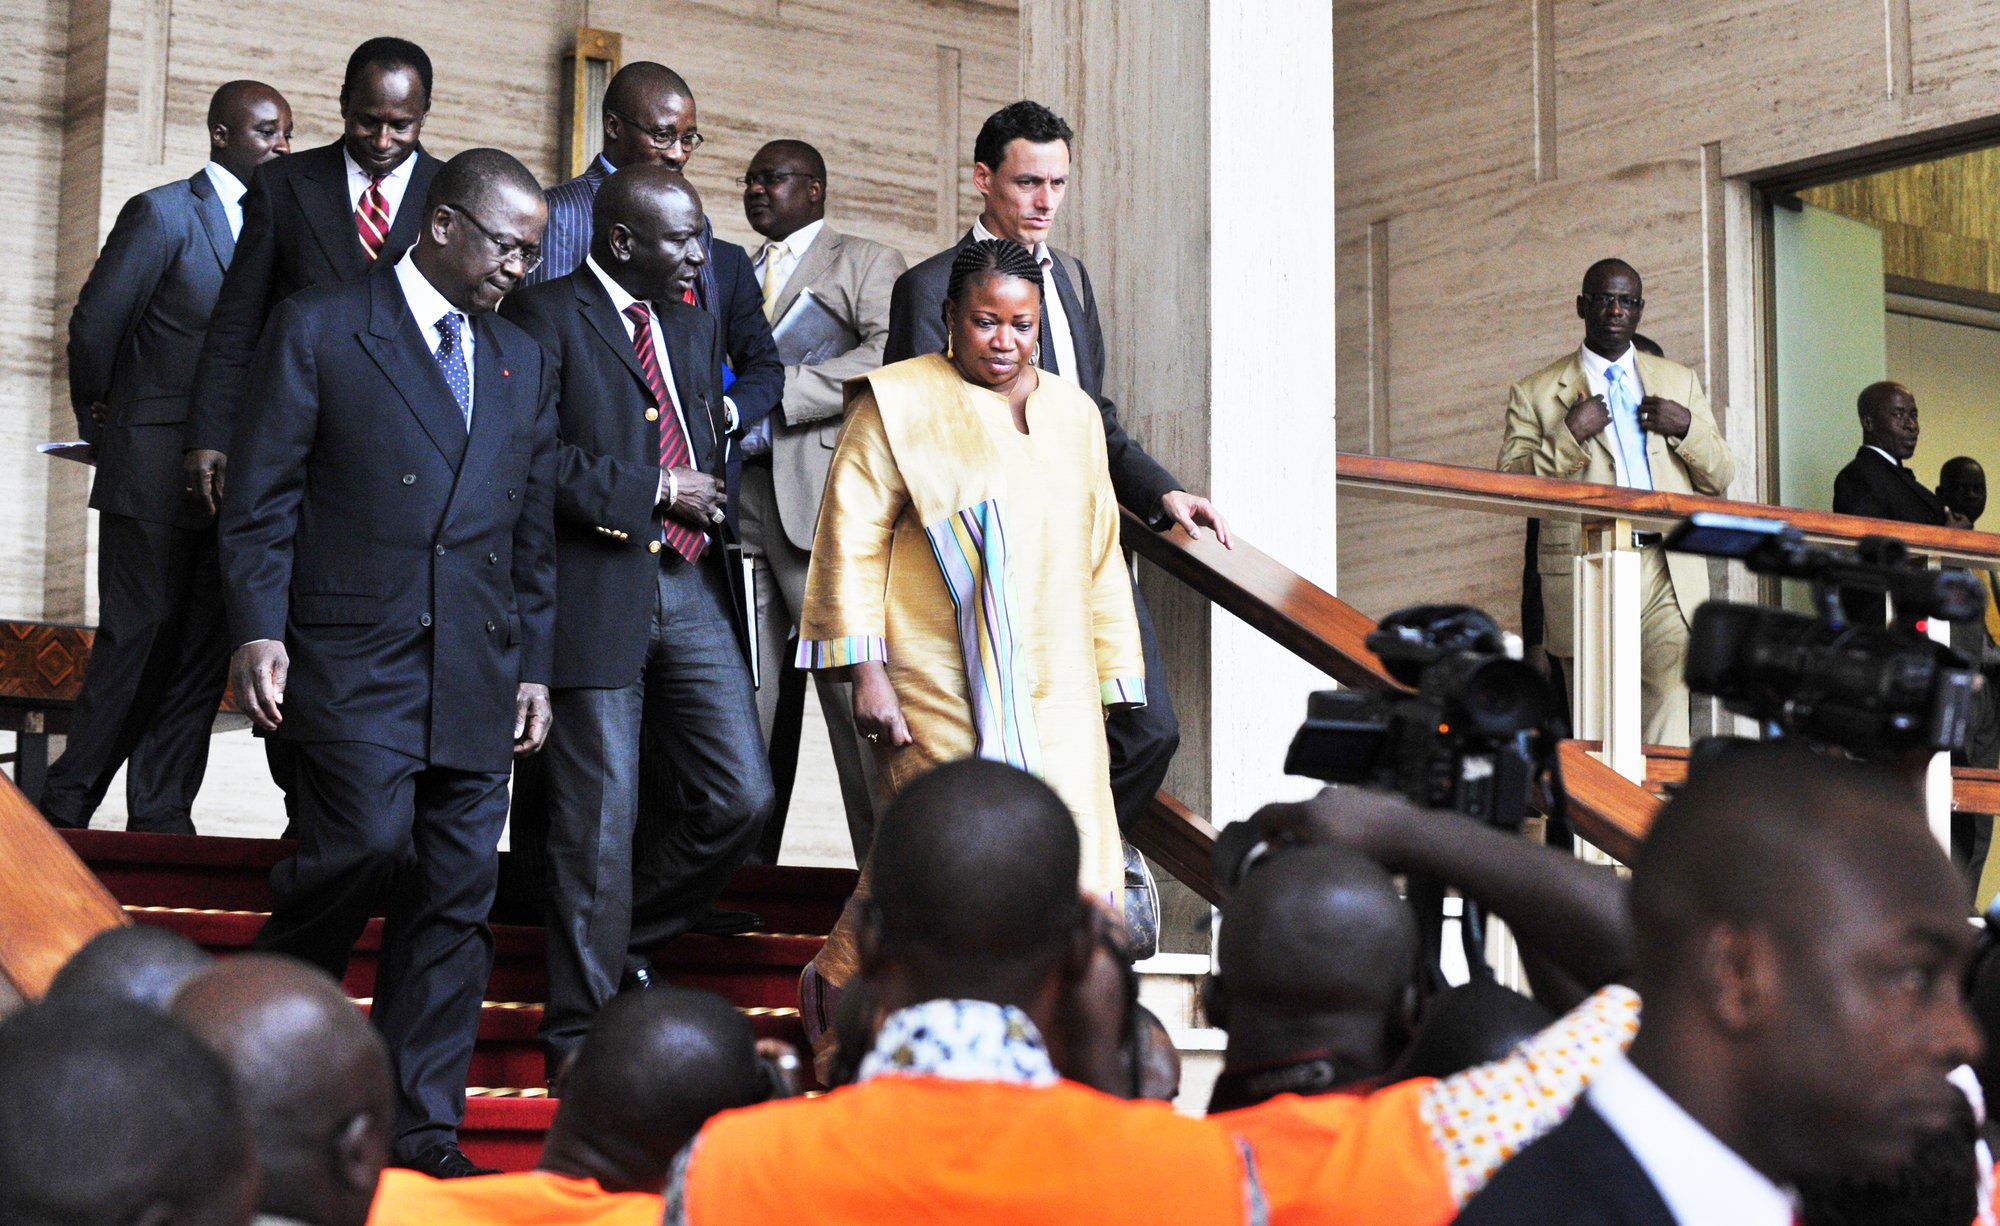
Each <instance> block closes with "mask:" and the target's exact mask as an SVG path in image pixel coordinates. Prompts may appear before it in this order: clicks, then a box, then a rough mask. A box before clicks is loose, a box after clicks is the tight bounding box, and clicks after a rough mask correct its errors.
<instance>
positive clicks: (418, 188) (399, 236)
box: [355, 146, 478, 404]
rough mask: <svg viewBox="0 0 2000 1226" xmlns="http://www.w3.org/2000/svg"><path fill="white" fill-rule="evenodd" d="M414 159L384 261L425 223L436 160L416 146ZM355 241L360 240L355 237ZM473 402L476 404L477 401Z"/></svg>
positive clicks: (407, 244) (385, 245)
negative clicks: (425, 201)
mask: <svg viewBox="0 0 2000 1226" xmlns="http://www.w3.org/2000/svg"><path fill="white" fill-rule="evenodd" d="M410 156H411V157H412V158H414V159H415V162H414V164H412V165H411V167H410V183H409V187H408V188H407V189H406V190H405V191H404V192H403V200H402V203H401V204H398V205H397V206H396V219H395V220H394V221H392V222H390V223H389V237H387V238H385V239H383V240H382V258H383V259H385V260H389V259H394V258H395V257H397V256H399V255H401V254H403V253H404V252H405V251H408V250H409V249H410V248H411V247H414V246H416V244H417V233H418V230H419V228H420V227H421V226H422V225H423V223H424V197H425V196H426V195H428V194H429V193H430V190H431V179H432V178H433V177H434V176H435V175H436V174H437V168H438V161H437V159H436V158H434V157H432V156H431V155H430V154H428V153H425V152H424V151H423V148H422V147H421V146H419V147H418V148H417V150H416V151H415V152H414V153H412V154H410ZM355 242H356V244H357V245H358V244H359V243H360V239H359V238H357V239H356V240H355ZM474 403H475V404H476V403H478V402H477V401H476V400H475V401H474Z"/></svg>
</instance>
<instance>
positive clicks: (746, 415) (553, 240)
mask: <svg viewBox="0 0 2000 1226" xmlns="http://www.w3.org/2000/svg"><path fill="white" fill-rule="evenodd" d="M701 143H702V136H701V132H700V131H699V130H698V129H697V128H696V127H695V105H694V91H693V90H691V89H689V88H688V84H687V82H686V81H685V80H683V79H682V78H681V75H680V74H679V73H677V72H675V71H674V70H673V69H671V68H668V67H667V66H666V65H664V64H655V63H652V62H651V61H647V60H639V61H635V62H634V63H630V64H627V65H625V66H624V67H623V68H620V69H619V70H618V72H617V74H616V75H615V76H613V77H612V78H611V83H610V84H609V85H608V86H606V87H605V90H604V149H603V152H601V153H599V154H598V155H597V157H596V159H595V160H593V161H592V162H591V164H590V165H589V167H587V168H586V169H585V170H584V172H583V173H582V174H580V175H578V176H577V177H576V178H574V179H570V180H568V181H566V182H563V183H558V184H556V185H555V186H554V187H552V188H550V189H549V235H548V240H547V246H548V249H549V259H548V262H547V263H546V264H544V265H543V266H542V268H541V269H540V271H539V274H538V275H537V276H536V277H533V278H531V279H530V282H529V283H530V284H534V283H535V282H537V281H552V280H554V279H555V278H557V277H561V276H567V275H568V274H569V273H571V272H574V271H575V270H576V269H577V268H579V267H581V266H582V264H583V259H584V256H585V255H586V254H587V253H588V252H589V251H590V250H591V215H592V214H591V200H592V199H593V198H594V197H595V196H596V195H597V190H598V188H600V187H602V186H603V184H604V180H605V179H607V178H609V177H610V176H611V174H612V172H614V171H616V170H618V169H620V168H621V167H625V166H633V165H638V164H640V163H652V164H654V165H659V166H666V167H669V168H671V169H673V170H681V169H684V168H685V167H686V166H687V163H688V159H689V158H691V157H693V156H694V151H695V150H697V149H699V148H701ZM701 250H702V255H703V256H704V257H705V258H704V260H703V262H702V265H701V267H700V269H699V271H698V272H697V273H696V276H695V280H694V284H693V285H691V286H689V287H688V289H687V291H686V295H685V297H686V301H688V302H691V303H693V304H694V305H696V306H699V307H701V308H702V309H704V310H706V311H707V312H708V313H709V314H711V315H713V316H715V318H716V321H717V322H718V323H719V324H721V326H722V356H723V360H724V361H725V362H726V363H727V364H728V371H727V373H726V374H725V375H724V377H723V397H722V407H721V409H720V410H719V411H720V412H721V414H722V428H723V433H724V434H726V435H728V436H729V437H731V438H741V437H742V436H743V434H744V433H745V432H746V431H748V430H750V429H752V428H753V427H755V426H756V425H757V423H758V422H760V421H763V420H764V419H765V418H766V417H769V416H770V415H771V411H772V410H773V409H775V408H777V407H778V400H779V398H780V397H781V396H783V395H784V392H785V368H784V365H783V364H782V363H780V362H779V361H778V347H777V346H776V345H775V344H773V343H772V341H771V325H770V323H769V321H767V320H766V319H765V318H764V298H763V295H762V294H761V293H759V292H758V289H757V279H756V277H755V275H754V274H753V273H752V272H751V269H750V256H749V253H748V252H746V251H744V250H743V248H741V247H739V246H737V245H736V244H735V243H732V242H727V241H725V240H723V239H719V238H717V237H715V230H714V228H713V227H712V226H711V225H710V224H709V220H708V217H707V216H706V215H705V214H704V215H703V217H702V220H701ZM728 464H729V468H728V481H729V488H730V489H732V490H733V489H735V488H736V486H737V477H738V475H739V473H740V470H741V467H742V458H741V456H739V455H737V454H736V453H735V451H734V450H733V449H732V450H731V453H730V455H729V457H728ZM727 509H728V514H729V525H730V530H731V531H734V530H735V528H736V502H735V499H734V498H732V499H731V500H730V504H729V507H728V508H727Z"/></svg>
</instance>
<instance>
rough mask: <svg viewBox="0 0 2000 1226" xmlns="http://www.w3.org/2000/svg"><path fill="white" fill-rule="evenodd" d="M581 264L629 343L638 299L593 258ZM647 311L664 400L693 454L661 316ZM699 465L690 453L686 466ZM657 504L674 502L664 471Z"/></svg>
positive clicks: (633, 330)
mask: <svg viewBox="0 0 2000 1226" xmlns="http://www.w3.org/2000/svg"><path fill="white" fill-rule="evenodd" d="M583 263H584V266H585V267H586V268H588V269H590V272H591V275H592V276H594V277H596V278H597V283H598V284H599V285H602V286H603V287H604V292H605V293H607V294H610V295H611V307H612V309H613V310H615V311H617V312H618V322H619V323H620V324H622V325H623V326H624V328H625V339H626V340H631V339H632V337H633V336H634V334H636V333H637V332H638V329H637V328H635V327H634V326H633V324H632V319H631V317H630V316H628V315H627V314H625V310H626V308H627V307H629V306H631V305H632V304H633V303H635V302H637V301H639V300H638V299H637V298H634V297H633V296H632V295H630V294H628V293H626V292H625V287H624V286H622V285H620V284H618V282H616V281H613V280H612V279H611V278H610V276H608V275H607V274H606V273H605V271H604V269H602V268H600V267H599V266H598V263H597V261H596V260H595V259H594V258H592V257H590V256H584V257H583ZM646 309H647V310H648V311H651V312H652V315H653V357H654V359H655V360H657V361H658V362H659V364H660V378H661V380H662V381H663V382H665V383H666V385H667V399H668V400H671V401H672V402H673V411H674V419H675V420H676V421H678V422H680V423H681V434H682V436H683V437H685V438H686V439H687V441H688V450H689V452H690V453H692V452H693V450H694V432H693V431H692V430H689V429H688V421H687V413H686V412H685V411H683V410H682V409H681V389H680V388H679V387H677V386H676V385H675V383H674V363H673V359H672V358H669V357H668V356H667V338H666V337H665V336H664V335H662V333H663V331H664V329H663V328H662V327H661V326H660V313H659V311H657V310H654V308H653V305H652V304H651V303H647V304H646ZM700 462H701V457H700V456H697V455H693V454H690V455H689V456H688V463H689V465H691V466H692V465H698V464H700ZM657 501H660V502H672V501H673V483H672V481H671V479H670V478H669V477H668V475H667V474H666V473H665V472H664V471H663V472H661V473H660V492H659V497H658V499H657Z"/></svg>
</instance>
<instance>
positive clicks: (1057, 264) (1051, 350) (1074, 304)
mask: <svg viewBox="0 0 2000 1226" xmlns="http://www.w3.org/2000/svg"><path fill="white" fill-rule="evenodd" d="M1049 279H1050V280H1052V281H1054V282H1055V283H1056V299H1057V301H1059V302H1061V303H1062V309H1063V318H1064V319H1066V320H1069V321H1070V325H1069V352H1070V357H1071V358H1072V359H1073V360H1074V361H1075V362H1076V364H1077V365H1078V366H1082V365H1083V361H1084V357H1083V349H1082V346H1081V345H1079V344H1078V342H1077V337H1078V336H1080V335H1082V332H1083V330H1082V329H1080V328H1078V327H1077V326H1076V321H1077V320H1079V319H1082V318H1083V304H1082V303H1081V302H1079V301H1078V300H1077V297H1076V287H1075V286H1073V285H1071V284H1070V283H1069V271H1068V270H1067V269H1065V268H1064V267H1063V262H1062V261H1061V260H1058V259H1056V258H1055V257H1054V256H1050V257H1049ZM1044 296H1046V291H1044ZM1051 335H1052V334H1051V333H1050V331H1049V313H1048V312H1047V311H1043V312H1042V363H1041V365H1042V369H1044V370H1049V369H1052V368H1051V367H1050V366H1049V363H1050V362H1051V361H1054V360H1056V353H1055V347H1054V345H1053V344H1052V343H1051V341H1050V339H1049V338H1050V336H1051ZM1056 373H1057V374H1059V375H1061V376H1062V377H1063V378H1065V379H1074V380H1076V381H1077V382H1079V383H1080V382H1082V381H1083V374H1082V372H1081V371H1075V370H1058V371H1056Z"/></svg>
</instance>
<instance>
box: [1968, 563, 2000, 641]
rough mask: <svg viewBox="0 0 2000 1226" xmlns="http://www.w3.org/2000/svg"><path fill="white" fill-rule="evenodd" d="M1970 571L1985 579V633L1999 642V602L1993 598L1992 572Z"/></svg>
mask: <svg viewBox="0 0 2000 1226" xmlns="http://www.w3.org/2000/svg"><path fill="white" fill-rule="evenodd" d="M1972 573H1973V574H1975V575H1978V576H1979V577H1980V578H1981V579H1984V580H1985V581H1986V582H1985V584H1984V586H1985V588H1986V635H1987V637H1988V638H1990V639H1992V640H1993V641H1994V642H1995V643H2000V603H1996V602H1995V601H1994V598H1993V572H1992V571H1973V572H1972Z"/></svg>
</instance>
